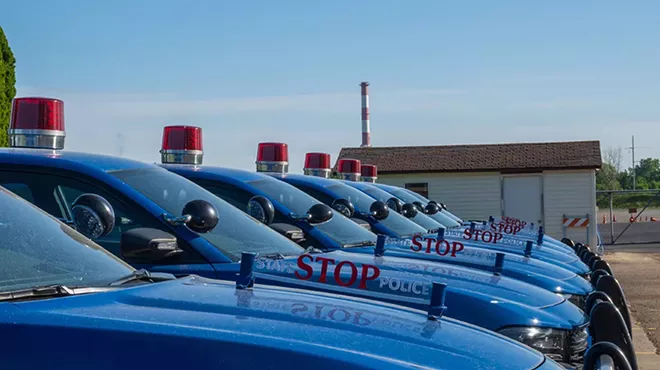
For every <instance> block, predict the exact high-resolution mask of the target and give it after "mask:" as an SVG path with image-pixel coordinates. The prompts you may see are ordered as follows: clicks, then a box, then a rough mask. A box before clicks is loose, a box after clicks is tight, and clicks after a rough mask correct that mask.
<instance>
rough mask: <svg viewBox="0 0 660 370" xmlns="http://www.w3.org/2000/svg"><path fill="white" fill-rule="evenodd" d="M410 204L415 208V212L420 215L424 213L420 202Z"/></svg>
mask: <svg viewBox="0 0 660 370" xmlns="http://www.w3.org/2000/svg"><path fill="white" fill-rule="evenodd" d="M412 204H413V205H414V206H415V208H417V211H419V212H422V213H423V212H424V205H423V204H422V202H412Z"/></svg>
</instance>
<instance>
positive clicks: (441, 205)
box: [439, 203, 447, 210]
mask: <svg viewBox="0 0 660 370" xmlns="http://www.w3.org/2000/svg"><path fill="white" fill-rule="evenodd" d="M439 204H440V207H441V208H442V209H445V210H446V209H447V206H446V205H445V204H444V203H439Z"/></svg>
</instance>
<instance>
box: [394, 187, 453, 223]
mask: <svg viewBox="0 0 660 370" xmlns="http://www.w3.org/2000/svg"><path fill="white" fill-rule="evenodd" d="M403 190H404V191H405V192H406V193H408V194H410V195H412V196H413V197H415V198H417V199H419V200H420V201H421V202H422V204H424V205H427V204H428V203H429V200H428V199H426V198H424V197H423V196H421V195H420V194H417V193H415V192H414V191H412V190H410V189H403ZM442 212H443V213H444V214H445V215H446V216H448V217H451V218H452V219H454V221H456V222H458V223H459V225H460V224H462V223H463V220H461V218H460V217H458V216H456V215H455V214H453V213H451V212H449V211H448V210H446V209H443V210H442Z"/></svg>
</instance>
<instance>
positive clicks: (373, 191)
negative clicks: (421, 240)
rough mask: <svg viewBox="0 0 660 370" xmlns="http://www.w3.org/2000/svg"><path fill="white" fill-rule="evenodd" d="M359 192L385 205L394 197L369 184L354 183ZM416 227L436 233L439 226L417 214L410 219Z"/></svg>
mask: <svg viewBox="0 0 660 370" xmlns="http://www.w3.org/2000/svg"><path fill="white" fill-rule="evenodd" d="M356 184H357V186H356V188H358V189H359V190H362V191H364V192H365V193H367V194H369V195H371V196H372V197H373V198H375V199H377V200H380V201H381V202H385V203H387V200H388V199H390V198H393V197H394V196H393V195H392V194H390V193H388V192H386V191H385V190H382V189H378V188H377V187H375V186H373V185H369V184H361V183H356ZM411 220H413V221H414V222H415V223H416V224H417V225H419V226H421V227H423V228H425V229H426V230H428V231H437V229H439V228H440V227H441V226H440V224H439V223H438V222H436V221H434V220H433V219H432V218H430V217H429V216H427V215H425V214H424V213H422V212H417V214H416V215H415V217H413V218H411Z"/></svg>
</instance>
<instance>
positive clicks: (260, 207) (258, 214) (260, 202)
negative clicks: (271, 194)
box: [247, 195, 275, 225]
mask: <svg viewBox="0 0 660 370" xmlns="http://www.w3.org/2000/svg"><path fill="white" fill-rule="evenodd" d="M247 214H248V215H250V216H252V217H254V218H255V219H257V220H258V221H259V222H261V223H262V224H265V225H270V224H271V223H272V222H273V219H274V218H275V207H274V206H273V203H272V202H271V201H270V200H269V199H268V198H266V197H262V196H261V195H255V196H254V197H252V198H250V200H249V201H248V204H247Z"/></svg>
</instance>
